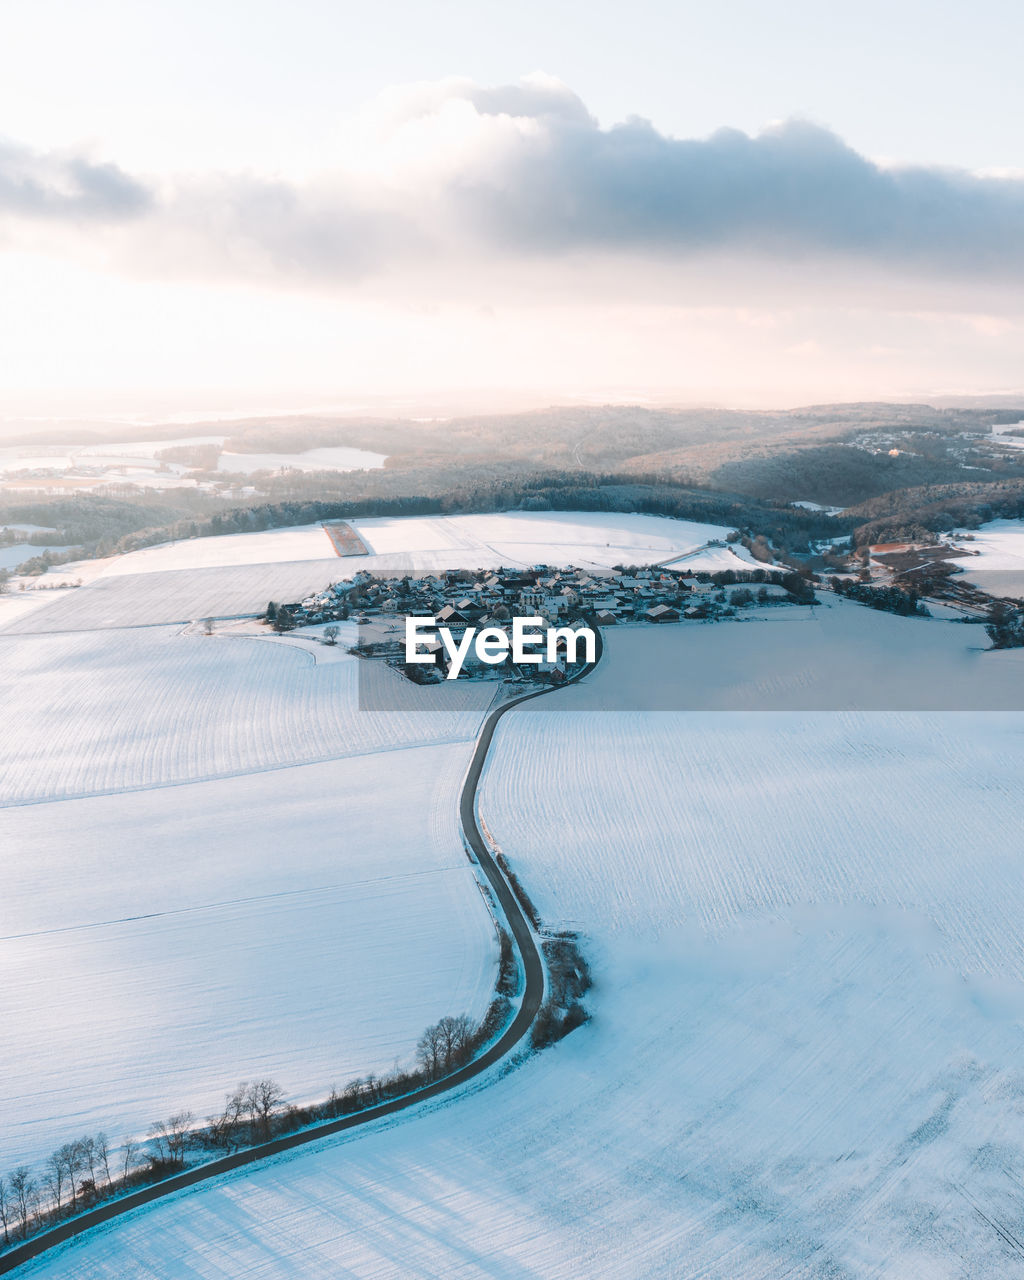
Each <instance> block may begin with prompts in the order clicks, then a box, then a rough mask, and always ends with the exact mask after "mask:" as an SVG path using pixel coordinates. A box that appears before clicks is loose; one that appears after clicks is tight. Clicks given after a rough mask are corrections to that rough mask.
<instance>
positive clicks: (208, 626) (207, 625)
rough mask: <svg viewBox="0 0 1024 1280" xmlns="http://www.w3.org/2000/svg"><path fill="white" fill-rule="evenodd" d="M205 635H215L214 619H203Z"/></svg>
mask: <svg viewBox="0 0 1024 1280" xmlns="http://www.w3.org/2000/svg"><path fill="white" fill-rule="evenodd" d="M203 634H204V635H207V636H212V635H213V619H212V618H204V619H203Z"/></svg>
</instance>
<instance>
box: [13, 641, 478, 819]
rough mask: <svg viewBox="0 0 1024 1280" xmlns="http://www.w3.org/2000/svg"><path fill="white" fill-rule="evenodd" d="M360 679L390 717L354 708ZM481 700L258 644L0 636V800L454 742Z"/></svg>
mask: <svg viewBox="0 0 1024 1280" xmlns="http://www.w3.org/2000/svg"><path fill="white" fill-rule="evenodd" d="M329 656H330V657H331V658H332V659H337V658H338V654H337V652H336V651H332V652H331V653H330V655H329ZM360 680H361V681H362V692H363V700H364V704H365V703H366V702H372V701H374V693H375V692H377V690H378V686H380V689H379V696H378V697H377V698H376V703H377V704H378V705H379V704H381V703H386V704H387V705H389V706H393V707H394V708H395V710H393V711H382V712H373V713H370V712H366V711H361V710H360V709H359V692H360ZM492 692H493V689H492V687H491V686H484V685H478V684H469V683H466V682H460V683H455V682H452V683H449V684H445V685H443V686H442V687H441V688H440V689H431V688H424V687H420V686H417V685H414V684H411V683H410V682H409V681H407V680H404V679H402V677H401V676H399V675H398V674H397V673H396V672H394V671H392V670H390V669H389V668H387V667H385V666H384V665H383V664H382V663H376V662H375V663H369V664H363V663H361V662H360V661H359V660H358V659H356V658H352V657H348V656H345V657H343V659H342V660H340V661H338V660H333V661H329V662H317V661H316V655H315V654H314V653H310V652H305V651H302V650H301V649H299V648H297V647H296V646H294V645H291V644H289V643H288V642H283V643H282V642H281V641H278V640H276V639H275V638H273V637H272V636H269V635H268V636H267V637H266V638H262V637H251V636H222V635H212V636H205V635H201V634H199V635H197V634H182V633H181V630H180V628H176V627H140V628H137V629H135V630H132V631H122V632H117V633H113V634H111V633H110V632H104V631H96V632H84V633H76V634H73V635H52V636H13V635H6V636H2V637H0V699H2V701H3V705H4V712H5V714H4V725H5V731H4V732H3V733H2V734H0V804H4V805H12V804H29V803H34V802H38V801H45V800H54V799H59V798H70V797H74V796H85V795H95V794H98V793H106V792H116V791H126V790H136V789H138V788H142V787H155V786H167V785H170V784H172V783H179V782H191V781H199V780H202V779H211V778H221V777H227V776H231V775H234V774H239V773H253V772H257V771H260V770H267V769H277V768H282V767H284V766H286V765H292V764H301V763H312V762H315V761H319V760H328V759H336V758H338V757H341V756H350V755H364V754H366V753H369V752H374V751H391V750H394V749H395V748H397V747H405V746H415V745H421V744H426V743H432V742H433V743H437V742H451V741H465V740H467V739H470V738H474V737H475V736H476V732H477V729H478V727H479V724H480V721H481V718H482V715H483V712H484V708H485V707H486V705H487V703H488V701H489V700H490V697H491V694H492ZM383 767H385V768H386V767H388V765H387V762H385V764H384V766H383Z"/></svg>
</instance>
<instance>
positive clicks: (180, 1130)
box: [150, 1111, 195, 1164]
mask: <svg viewBox="0 0 1024 1280" xmlns="http://www.w3.org/2000/svg"><path fill="white" fill-rule="evenodd" d="M194 1120H195V1116H194V1115H193V1114H192V1112H191V1111H179V1112H178V1114H177V1115H173V1116H171V1117H170V1119H169V1120H160V1121H158V1122H157V1123H156V1124H155V1125H154V1126H153V1128H152V1130H151V1131H150V1138H151V1139H152V1141H153V1145H154V1147H155V1149H156V1155H155V1159H156V1163H157V1164H160V1163H164V1164H184V1163H185V1144H186V1142H187V1141H188V1134H189V1130H190V1129H191V1127H192V1124H193V1122H194Z"/></svg>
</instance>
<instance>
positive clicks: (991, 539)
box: [952, 441, 1024, 600]
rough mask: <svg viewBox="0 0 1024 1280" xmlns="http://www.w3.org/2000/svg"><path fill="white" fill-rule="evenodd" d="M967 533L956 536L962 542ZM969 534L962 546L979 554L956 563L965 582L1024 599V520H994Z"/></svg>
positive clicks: (994, 594) (991, 591)
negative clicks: (968, 540)
mask: <svg viewBox="0 0 1024 1280" xmlns="http://www.w3.org/2000/svg"><path fill="white" fill-rule="evenodd" d="M1020 443H1021V444H1024V441H1021V442H1020ZM964 532H965V531H964V530H960V531H959V535H958V534H953V535H952V537H953V538H954V539H955V540H957V541H959V538H960V537H962V536H963V533H964ZM969 532H970V536H971V541H970V542H960V545H961V546H963V547H965V548H966V549H968V550H970V551H972V552H977V553H978V554H977V555H972V556H970V557H968V558H966V559H963V560H957V561H956V564H957V565H959V566H961V567H962V568H963V571H964V573H963V576H964V579H965V581H967V582H973V583H974V585H975V586H976V587H978V588H979V589H980V590H982V591H984V592H986V593H988V594H990V595H993V596H1009V597H1011V598H1014V599H1017V600H1020V599H1024V521H1022V520H990V521H989V522H988V524H983V525H982V526H981V527H980V528H979V529H973V530H970V531H969Z"/></svg>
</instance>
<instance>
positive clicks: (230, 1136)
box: [0, 930, 564, 1245]
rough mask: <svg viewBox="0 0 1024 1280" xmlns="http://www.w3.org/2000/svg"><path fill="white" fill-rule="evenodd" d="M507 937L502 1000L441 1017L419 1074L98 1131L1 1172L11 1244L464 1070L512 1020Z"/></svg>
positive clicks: (238, 1095) (252, 1092) (256, 1089)
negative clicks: (198, 1167)
mask: <svg viewBox="0 0 1024 1280" xmlns="http://www.w3.org/2000/svg"><path fill="white" fill-rule="evenodd" d="M499 940H500V943H501V948H500V959H499V976H498V994H497V995H496V996H495V998H494V1000H493V1001H492V1002H491V1005H490V1007H489V1009H488V1011H487V1014H486V1016H485V1017H484V1020H483V1022H481V1023H480V1024H479V1025H477V1024H475V1023H474V1022H473V1020H472V1019H471V1018H470V1017H468V1015H466V1014H459V1015H457V1016H447V1017H444V1018H441V1019H440V1021H439V1022H437V1023H435V1024H434V1025H433V1026H430V1027H428V1028H427V1029H426V1031H424V1033H423V1035H422V1036H421V1037H420V1039H419V1042H418V1044H417V1046H416V1066H415V1067H413V1068H411V1069H408V1070H404V1069H401V1068H397V1067H396V1068H395V1070H394V1071H392V1072H390V1073H386V1074H384V1075H375V1074H371V1075H368V1076H364V1077H361V1078H359V1079H356V1080H352V1081H350V1082H349V1084H348V1085H346V1086H345V1088H344V1089H342V1090H339V1089H337V1088H334V1087H332V1088H331V1091H330V1093H329V1095H328V1097H327V1099H326V1101H324V1102H321V1103H315V1104H312V1105H310V1106H305V1107H301V1106H294V1105H291V1106H289V1105H286V1099H285V1093H284V1090H283V1089H282V1088H281V1086H280V1085H279V1084H278V1083H277V1082H276V1081H275V1080H271V1079H261V1080H253V1081H243V1082H242V1083H241V1084H239V1086H238V1087H237V1088H236V1089H234V1090H232V1091H231V1092H230V1093H228V1094H226V1095H225V1099H224V1105H223V1106H222V1107H221V1109H220V1111H219V1112H218V1113H217V1114H216V1115H213V1116H208V1117H207V1118H206V1120H205V1122H203V1121H198V1120H197V1119H196V1117H195V1115H194V1114H193V1113H192V1112H191V1111H179V1112H176V1113H175V1114H174V1115H172V1116H170V1117H169V1118H168V1119H166V1120H161V1121H159V1122H158V1123H157V1124H155V1125H153V1126H152V1128H151V1130H150V1132H149V1135H148V1137H147V1138H146V1139H145V1140H144V1141H141V1142H140V1141H139V1140H137V1139H136V1138H135V1137H129V1138H125V1139H124V1140H123V1141H121V1142H120V1143H119V1144H118V1145H117V1146H114V1145H112V1144H111V1142H110V1141H109V1139H108V1138H107V1136H106V1134H104V1133H99V1134H96V1135H94V1136H87V1137H83V1138H79V1139H77V1140H76V1141H74V1142H67V1143H64V1144H63V1145H62V1146H60V1147H58V1148H57V1149H56V1150H55V1151H54V1152H52V1153H51V1154H50V1155H49V1156H48V1157H47V1158H46V1160H45V1162H44V1163H43V1166H42V1168H41V1169H32V1168H30V1167H29V1166H28V1165H19V1166H18V1167H17V1168H16V1169H14V1170H12V1171H11V1172H10V1173H7V1174H0V1233H2V1239H3V1244H4V1245H10V1244H12V1243H14V1242H16V1241H18V1240H24V1239H26V1238H27V1237H28V1236H30V1235H34V1234H35V1233H37V1232H39V1231H42V1230H45V1229H46V1228H48V1227H50V1226H54V1225H56V1224H57V1223H58V1222H61V1221H63V1220H64V1219H66V1218H70V1217H73V1216H74V1215H75V1214H77V1213H80V1212H82V1211H84V1210H85V1209H89V1208H91V1207H92V1206H93V1205H95V1204H97V1203H99V1202H101V1201H103V1200H108V1199H113V1198H115V1197H117V1196H120V1195H124V1194H126V1193H127V1192H129V1191H131V1190H133V1189H134V1188H136V1187H139V1186H143V1185H146V1184H149V1183H153V1182H158V1181H160V1180H161V1179H163V1178H166V1177H169V1176H171V1175H173V1174H174V1173H175V1172H177V1171H178V1170H180V1169H182V1168H184V1167H185V1165H186V1163H187V1161H188V1158H189V1154H190V1153H195V1154H196V1155H198V1156H199V1157H200V1158H201V1159H205V1158H209V1157H210V1156H211V1155H213V1154H220V1153H223V1152H227V1151H232V1150H238V1149H241V1148H244V1147H246V1146H256V1145H258V1144H260V1143H263V1142H268V1141H270V1140H271V1139H272V1138H273V1137H274V1136H275V1135H277V1134H280V1133H293V1132H295V1131H297V1130H299V1129H302V1128H305V1127H307V1126H308V1125H312V1124H317V1123H323V1122H324V1121H327V1120H332V1119H336V1118H338V1117H340V1116H345V1115H354V1114H355V1113H357V1112H359V1111H363V1110H366V1109H367V1108H368V1107H372V1106H376V1105H379V1104H380V1103H382V1102H385V1101H387V1100H389V1099H391V1098H396V1097H401V1096H403V1095H404V1094H407V1093H410V1092H412V1091H413V1090H414V1089H417V1088H420V1087H422V1086H423V1085H424V1084H427V1083H430V1082H431V1081H434V1080H437V1079H440V1078H441V1077H443V1076H445V1075H447V1074H449V1073H450V1072H451V1071H454V1070H456V1069H457V1068H458V1067H460V1066H463V1065H465V1064H466V1063H467V1062H469V1061H470V1060H471V1059H472V1058H473V1056H474V1055H475V1054H476V1052H477V1051H478V1050H479V1049H480V1048H481V1047H482V1046H483V1045H485V1044H487V1043H488V1042H489V1041H490V1040H491V1039H492V1038H493V1037H494V1036H495V1035H496V1034H497V1033H498V1032H499V1031H500V1030H501V1028H502V1027H503V1026H504V1025H505V1023H506V1022H507V1021H508V1015H509V1012H510V1009H511V1000H510V998H509V997H510V996H511V995H512V994H513V993H514V990H515V985H516V976H515V975H516V968H515V958H514V953H513V950H512V943H511V940H510V939H509V938H508V935H507V934H506V933H505V932H504V930H499ZM562 987H564V983H562V982H561V980H559V989H562Z"/></svg>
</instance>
